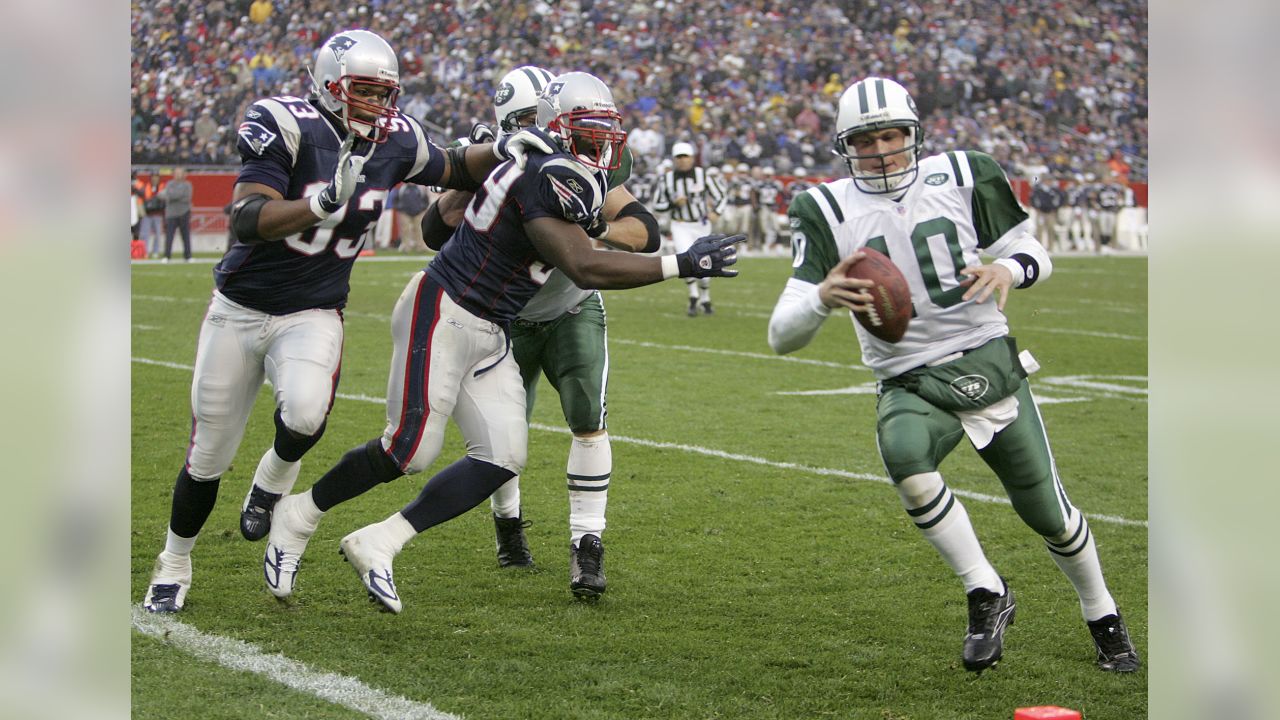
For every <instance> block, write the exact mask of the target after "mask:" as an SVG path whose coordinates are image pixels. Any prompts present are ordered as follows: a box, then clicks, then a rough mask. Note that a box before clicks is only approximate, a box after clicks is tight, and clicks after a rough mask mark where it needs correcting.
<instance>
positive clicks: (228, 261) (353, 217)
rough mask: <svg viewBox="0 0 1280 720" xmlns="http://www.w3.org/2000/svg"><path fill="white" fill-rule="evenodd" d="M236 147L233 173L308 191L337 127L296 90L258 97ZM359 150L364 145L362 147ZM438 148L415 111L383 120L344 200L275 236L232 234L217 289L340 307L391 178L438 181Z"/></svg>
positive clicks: (291, 196) (256, 302)
mask: <svg viewBox="0 0 1280 720" xmlns="http://www.w3.org/2000/svg"><path fill="white" fill-rule="evenodd" d="M238 133H239V138H238V140H237V143H236V148H237V150H239V152H240V158H241V167H240V174H239V176H238V177H237V178H236V182H237V183H261V184H263V185H266V186H268V187H271V188H274V189H275V190H277V191H278V192H279V193H280V194H281V195H282V196H284V199H286V200H297V199H299V198H304V197H309V196H311V195H314V194H316V193H318V192H320V191H321V190H323V189H324V187H325V186H326V185H328V184H329V182H330V181H331V180H332V179H333V173H334V170H335V168H336V167H337V164H338V149H339V146H340V145H341V144H342V141H343V138H344V137H345V132H344V131H343V130H342V129H340V128H339V127H338V126H337V125H336V124H335V123H334V122H333V121H332V120H331V119H330V118H329V117H328V116H327V115H326V114H325V113H323V112H322V111H321V110H320V109H319V108H317V107H316V106H315V105H313V104H312V103H310V102H308V101H307V100H303V99H302V98H296V97H288V96H282V97H273V98H267V99H263V100H259V101H257V102H255V103H254V104H252V105H250V106H249V108H248V109H247V110H245V113H244V121H243V122H242V123H241V124H240V128H239V130H238ZM366 152H367V150H366ZM444 167H445V155H444V151H443V150H441V149H440V148H439V147H437V146H436V145H435V144H433V143H431V142H429V141H428V139H427V135H426V133H425V132H424V131H423V129H422V126H421V125H419V124H418V122H417V121H416V120H414V119H413V118H411V117H409V116H407V115H403V114H402V115H399V116H398V117H396V118H394V119H393V120H392V121H391V132H390V136H389V138H388V140H387V142H385V143H383V144H381V145H377V146H375V149H374V151H373V154H372V155H371V156H370V157H369V159H368V161H367V162H365V164H364V171H363V173H362V174H361V176H360V178H359V183H358V185H357V186H356V191H355V195H353V196H352V198H351V200H350V201H349V202H348V203H347V204H346V205H345V206H343V207H342V208H340V209H339V210H338V211H337V212H336V213H334V214H333V215H332V216H330V217H329V218H328V219H326V220H324V221H322V222H320V223H319V224H317V225H315V226H312V227H309V228H307V229H306V230H303V231H302V232H300V233H297V234H294V235H290V236H289V237H286V238H284V239H283V240H279V241H271V242H264V243H259V244H253V245H247V244H244V243H241V242H236V243H235V244H234V245H233V246H232V247H231V249H230V250H229V251H227V254H226V255H225V256H224V257H223V258H222V261H221V262H219V263H218V265H217V266H216V267H215V268H214V270H213V275H214V280H215V282H216V284H217V287H218V290H220V291H221V292H222V293H223V294H224V295H226V296H227V297H229V298H231V299H232V300H234V301H235V302H237V303H240V304H241V305H245V306H247V307H250V308H253V309H255V310H261V311H263V312H267V313H270V314H272V315H285V314H288V313H293V312H298V311H301V310H309V309H315V308H323V309H332V308H342V307H343V306H344V305H346V302H347V293H348V290H349V280H350V277H351V266H352V263H354V262H355V258H356V256H357V255H358V254H359V252H360V248H361V246H362V244H363V242H364V235H365V233H366V232H367V231H368V230H369V229H370V228H371V227H372V226H373V224H374V223H376V222H377V220H378V217H379V216H380V215H381V214H382V209H383V204H384V203H385V202H386V199H387V193H388V191H389V190H390V189H391V188H392V187H394V186H395V185H396V184H397V183H400V182H402V181H403V182H412V183H417V184H419V185H436V184H439V180H440V175H441V174H442V172H443V171H444Z"/></svg>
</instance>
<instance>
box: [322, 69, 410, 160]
mask: <svg viewBox="0 0 1280 720" xmlns="http://www.w3.org/2000/svg"><path fill="white" fill-rule="evenodd" d="M358 87H374V88H386V92H387V94H386V99H385V100H384V101H383V102H382V103H378V102H375V101H374V100H373V99H372V98H371V97H370V96H368V95H364V94H361V93H357V92H354V90H355V89H356V88H358ZM325 90H326V91H327V92H328V93H329V94H330V95H332V96H333V97H334V99H336V100H337V101H338V102H339V103H341V104H342V122H343V124H344V125H346V126H347V129H349V130H350V131H351V132H353V133H355V134H357V135H359V136H360V137H362V138H364V139H366V140H369V141H371V142H375V143H384V142H386V141H387V138H388V137H389V135H390V133H391V121H392V120H393V119H394V118H396V117H397V116H399V114H400V110H399V108H397V107H396V98H398V97H399V96H400V83H398V82H396V81H394V80H379V79H377V78H370V77H357V76H354V75H343V76H342V77H340V78H338V80H337V82H330V83H329V85H328V86H327V87H326V88H325ZM373 97H376V95H375V96H373ZM353 110H358V111H360V112H361V113H365V114H368V115H372V117H371V118H368V119H365V118H361V117H358V116H357V115H356V113H355V112H353Z"/></svg>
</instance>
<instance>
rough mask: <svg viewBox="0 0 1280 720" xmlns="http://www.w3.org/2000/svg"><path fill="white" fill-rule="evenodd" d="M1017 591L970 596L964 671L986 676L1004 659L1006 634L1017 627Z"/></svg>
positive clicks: (982, 590)
mask: <svg viewBox="0 0 1280 720" xmlns="http://www.w3.org/2000/svg"><path fill="white" fill-rule="evenodd" d="M1013 612H1014V604H1013V588H1010V587H1009V584H1008V583H1005V586H1004V594H1003V595H997V594H995V593H993V592H991V591H990V590H988V589H986V588H978V589H977V590H974V591H973V592H970V593H969V631H968V632H967V633H965V636H964V652H963V657H964V669H965V670H969V671H971V672H979V673H980V672H982V671H983V670H986V669H987V668H989V667H991V666H992V665H995V664H996V662H997V661H999V660H1000V658H1001V656H1002V655H1004V630H1005V628H1006V627H1008V626H1010V625H1012V624H1013Z"/></svg>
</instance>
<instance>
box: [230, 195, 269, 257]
mask: <svg viewBox="0 0 1280 720" xmlns="http://www.w3.org/2000/svg"><path fill="white" fill-rule="evenodd" d="M270 201H271V198H269V197H267V196H266V195H263V194H262V193H254V194H252V195H247V196H245V197H242V198H240V199H239V200H237V201H235V202H234V203H232V204H231V218H230V220H231V235H232V236H233V237H234V238H235V239H236V240H238V241H239V242H242V243H244V244H246V245H256V244H258V243H262V242H266V239H265V238H263V237H262V236H261V235H259V234H258V215H259V214H260V213H261V212H262V206H263V205H266V204H267V203H268V202H270Z"/></svg>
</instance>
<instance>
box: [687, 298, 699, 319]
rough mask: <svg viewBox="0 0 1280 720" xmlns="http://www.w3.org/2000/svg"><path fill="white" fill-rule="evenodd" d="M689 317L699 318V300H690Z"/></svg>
mask: <svg viewBox="0 0 1280 720" xmlns="http://www.w3.org/2000/svg"><path fill="white" fill-rule="evenodd" d="M688 315H689V317H698V299H697V298H689V312H688Z"/></svg>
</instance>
